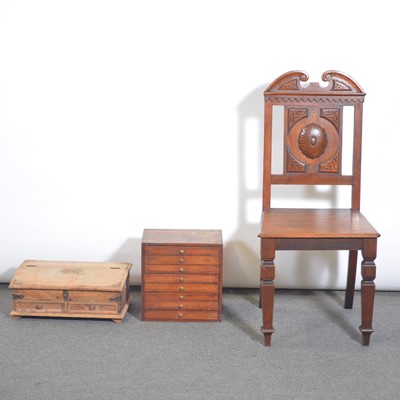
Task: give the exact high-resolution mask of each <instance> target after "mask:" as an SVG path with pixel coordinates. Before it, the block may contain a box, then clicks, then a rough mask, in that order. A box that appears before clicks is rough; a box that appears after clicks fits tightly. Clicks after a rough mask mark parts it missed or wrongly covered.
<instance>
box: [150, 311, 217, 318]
mask: <svg viewBox="0 0 400 400" xmlns="http://www.w3.org/2000/svg"><path fill="white" fill-rule="evenodd" d="M143 314H144V315H143V319H144V320H146V319H148V320H152V321H217V320H218V311H165V310H144V312H143Z"/></svg>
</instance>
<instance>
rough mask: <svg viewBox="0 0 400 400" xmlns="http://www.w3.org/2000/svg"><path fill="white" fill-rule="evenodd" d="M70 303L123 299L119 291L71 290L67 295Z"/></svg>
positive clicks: (105, 302) (105, 301)
mask: <svg viewBox="0 0 400 400" xmlns="http://www.w3.org/2000/svg"><path fill="white" fill-rule="evenodd" d="M67 299H68V302H70V303H103V304H107V303H109V302H116V301H120V300H121V299H122V296H121V293H119V292H97V291H81V290H76V291H75V290H69V291H68V296H67Z"/></svg>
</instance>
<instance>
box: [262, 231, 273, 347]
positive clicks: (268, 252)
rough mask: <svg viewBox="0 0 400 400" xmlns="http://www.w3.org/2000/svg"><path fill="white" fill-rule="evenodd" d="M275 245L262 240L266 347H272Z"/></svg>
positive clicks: (263, 309) (263, 308) (263, 329)
mask: <svg viewBox="0 0 400 400" xmlns="http://www.w3.org/2000/svg"><path fill="white" fill-rule="evenodd" d="M274 259H275V243H274V242H273V241H272V240H267V239H262V240H261V271H260V302H261V308H262V319H263V325H262V327H261V331H262V333H263V334H264V345H265V346H271V336H272V334H273V333H274V332H275V330H274V327H273V315H274V295H275V285H274V279H275V264H274Z"/></svg>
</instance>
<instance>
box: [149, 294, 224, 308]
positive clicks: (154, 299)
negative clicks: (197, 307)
mask: <svg viewBox="0 0 400 400" xmlns="http://www.w3.org/2000/svg"><path fill="white" fill-rule="evenodd" d="M218 299H219V298H218V293H148V294H146V297H145V303H146V305H147V304H148V303H147V302H148V301H150V303H152V304H156V303H161V302H164V301H165V302H175V303H176V302H179V301H194V302H198V301H205V302H214V301H218ZM152 308H153V307H152Z"/></svg>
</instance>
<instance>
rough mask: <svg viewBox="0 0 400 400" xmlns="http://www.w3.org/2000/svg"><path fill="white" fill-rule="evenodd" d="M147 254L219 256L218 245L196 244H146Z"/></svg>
mask: <svg viewBox="0 0 400 400" xmlns="http://www.w3.org/2000/svg"><path fill="white" fill-rule="evenodd" d="M144 251H145V253H146V254H147V255H170V256H174V255H176V256H182V255H186V256H197V255H202V256H219V254H220V249H219V248H218V247H206V246H201V247H195V246H175V245H174V246H144Z"/></svg>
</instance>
